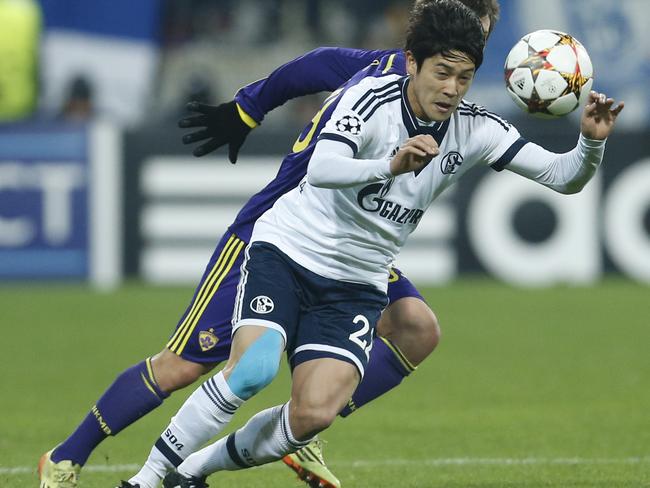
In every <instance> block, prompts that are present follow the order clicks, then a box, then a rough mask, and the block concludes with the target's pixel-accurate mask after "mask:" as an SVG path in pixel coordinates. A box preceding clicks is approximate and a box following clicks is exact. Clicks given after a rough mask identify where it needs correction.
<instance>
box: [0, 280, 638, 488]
mask: <svg viewBox="0 0 650 488" xmlns="http://www.w3.org/2000/svg"><path fill="white" fill-rule="evenodd" d="M190 295H191V290H189V289H169V288H150V287H145V286H141V285H137V284H130V285H127V286H125V287H123V288H121V289H120V290H119V291H118V292H115V293H109V294H97V293H94V292H91V291H89V290H87V289H85V288H82V287H77V286H60V287H55V286H48V287H45V286H28V285H25V286H20V287H18V286H8V285H4V286H2V287H0V324H1V329H0V330H1V331H2V343H1V344H2V348H3V352H2V355H1V358H2V359H1V361H2V380H1V383H0V385H1V390H0V412H1V415H0V487H2V488H5V487H7V488H23V487H36V486H37V481H36V474H35V466H36V462H37V460H38V458H39V456H40V455H41V453H42V452H44V451H45V450H47V449H48V448H50V447H52V446H53V445H54V444H55V443H57V442H59V441H61V440H62V439H63V438H64V437H65V436H66V435H67V434H68V433H69V432H70V431H71V429H73V428H74V427H75V426H76V424H77V423H78V422H79V420H80V419H81V418H82V417H83V416H84V415H85V414H86V412H87V411H88V409H89V408H90V407H91V406H92V405H93V403H94V402H95V400H96V398H97V397H98V396H99V395H100V394H101V393H102V391H103V390H104V389H105V388H106V386H107V385H108V384H109V383H110V382H112V380H113V378H114V377H115V375H116V374H117V373H118V372H121V371H122V370H123V369H125V368H126V367H128V366H130V365H131V364H133V363H135V362H136V361H138V360H140V359H142V358H143V357H145V356H146V355H151V354H153V353H155V352H157V351H158V350H160V349H161V347H162V346H163V345H164V343H165V339H166V337H167V336H168V334H169V333H170V332H171V330H172V328H173V326H174V325H175V323H176V320H177V318H178V316H179V315H180V313H181V312H182V311H183V309H184V307H185V305H186V304H187V301H188V300H189V298H190ZM425 295H426V298H427V300H428V302H429V303H430V305H431V306H432V307H433V308H434V310H435V311H436V312H437V314H438V316H439V318H440V322H441V325H442V329H443V340H442V342H441V344H440V346H439V348H438V350H437V351H436V352H435V353H434V354H433V355H432V356H431V357H430V358H429V359H427V360H426V361H425V362H424V363H423V364H422V365H421V366H420V368H419V369H418V371H416V372H415V373H414V374H413V375H412V376H411V377H410V378H408V379H407V380H406V381H405V382H404V383H403V384H402V385H401V386H400V387H399V388H398V389H396V390H394V391H393V392H391V393H390V394H388V395H386V396H385V397H383V398H381V399H379V400H378V401H376V402H374V403H373V404H371V405H368V406H366V407H364V408H363V409H362V410H360V411H359V412H357V413H355V414H354V415H352V416H351V417H349V418H348V419H339V420H338V421H337V422H336V423H335V424H334V426H333V427H332V428H331V429H330V430H329V431H327V432H325V433H324V435H323V437H324V438H325V439H326V440H327V441H328V444H327V446H326V452H325V454H326V457H327V459H328V460H329V463H330V465H331V468H332V470H333V471H334V472H335V473H336V474H337V475H338V476H339V477H340V479H341V480H342V482H343V486H344V488H363V487H373V488H374V487H386V488H388V487H391V488H393V487H398V488H409V487H414V488H415V487H418V488H419V487H432V488H433V487H440V488H442V487H444V488H501V487H512V488H515V487H517V488H519V487H554V488H555V487H585V488H586V487H602V488H613V487H630V488H640V487H650V288H648V287H642V286H639V285H634V284H631V283H629V282H626V281H622V280H617V279H609V280H606V281H605V282H604V283H603V284H602V285H600V286H597V287H589V288H568V287H560V288H553V289H549V290H543V291H533V290H521V289H515V288H511V287H508V286H505V285H501V284H496V283H494V282H492V281H488V280H466V281H460V282H458V283H455V284H452V285H449V286H445V287H440V288H431V289H426V290H425ZM288 384H289V382H288V375H287V371H286V369H285V370H283V372H282V374H281V375H280V376H279V377H278V378H277V379H276V381H275V383H274V384H272V385H271V386H270V387H269V388H268V389H267V390H266V391H265V392H263V393H262V394H261V395H260V396H259V397H257V398H255V399H254V400H252V401H251V402H249V404H248V405H246V406H245V407H244V408H243V409H242V411H240V412H239V413H238V415H237V417H235V422H234V425H233V427H237V426H239V425H241V424H242V423H243V422H244V421H245V420H246V419H247V418H248V417H249V416H250V415H251V414H252V413H253V412H254V411H257V410H259V409H261V408H264V407H266V406H269V405H273V404H278V403H280V402H282V401H284V400H285V399H286V398H287V396H288ZM191 391H192V387H190V388H189V389H187V390H185V391H182V392H179V393H176V394H175V395H174V396H172V398H171V399H169V400H168V401H167V402H166V403H165V404H164V405H163V406H162V407H161V408H159V409H158V410H156V411H155V412H153V413H152V414H151V415H149V416H148V417H145V418H144V419H143V420H141V421H140V422H139V423H136V424H135V425H133V426H131V427H129V428H128V429H126V430H125V431H124V432H122V433H121V434H120V435H118V436H117V437H115V438H111V439H108V440H107V441H106V442H105V443H103V444H102V445H100V447H99V448H98V449H97V450H96V451H95V453H94V454H93V456H92V457H91V458H90V460H89V468H90V469H88V470H87V471H85V472H84V473H82V478H81V488H94V487H102V488H110V487H112V486H115V485H116V484H117V482H118V481H119V480H120V479H121V478H126V477H128V475H129V474H130V473H131V472H132V468H130V467H129V466H126V467H124V466H123V465H134V464H139V463H141V462H142V461H143V460H144V459H145V458H146V455H147V453H148V451H149V448H150V446H151V443H152V441H154V440H155V438H156V437H157V435H158V434H159V433H160V431H161V430H162V428H163V427H164V426H165V425H166V424H167V421H168V419H169V417H170V416H171V415H172V414H173V413H174V412H175V411H176V409H177V408H178V406H179V405H180V403H181V402H182V401H183V399H184V398H185V397H186V396H187V395H188V394H189V393H190V392H191ZM121 466H122V467H121ZM209 481H210V483H211V485H212V486H219V487H233V486H236V487H251V488H255V487H259V488H262V487H263V488H274V487H295V488H299V487H300V486H303V485H301V484H300V483H299V482H298V481H296V480H295V478H294V477H293V475H292V473H291V472H290V471H289V470H287V469H286V468H284V467H282V466H280V465H278V464H275V465H270V466H267V467H262V468H256V469H253V470H249V471H246V472H239V473H223V474H217V475H215V476H213V477H212V478H211V480H209Z"/></svg>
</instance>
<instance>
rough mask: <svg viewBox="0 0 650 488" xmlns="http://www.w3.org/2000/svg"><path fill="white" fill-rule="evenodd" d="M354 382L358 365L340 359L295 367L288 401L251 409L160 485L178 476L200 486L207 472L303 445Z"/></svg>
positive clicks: (332, 414) (275, 455)
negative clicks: (244, 419) (243, 421)
mask: <svg viewBox="0 0 650 488" xmlns="http://www.w3.org/2000/svg"><path fill="white" fill-rule="evenodd" d="M358 382H359V373H358V369H357V368H356V367H355V366H354V365H352V364H351V363H349V362H346V361H342V360H340V359H333V358H319V359H314V360H310V361H308V362H305V363H302V364H300V365H298V366H296V368H295V370H294V372H293V386H292V391H291V400H290V401H289V402H287V403H285V404H284V405H277V406H275V407H272V408H268V409H266V410H263V411H261V412H259V413H257V414H256V415H254V416H253V417H252V418H251V419H250V420H249V421H248V422H247V423H246V424H245V425H244V426H243V427H242V428H240V429H238V430H237V431H235V432H233V433H232V434H230V435H229V436H227V437H224V438H222V439H220V440H218V441H217V442H215V443H213V444H211V445H209V446H207V447H205V448H203V449H201V450H200V451H197V452H196V453H194V454H192V455H191V456H189V457H188V458H187V459H186V460H185V461H184V462H183V463H182V464H181V465H180V466H179V467H178V472H177V474H175V475H172V476H170V477H168V478H167V479H166V480H165V485H164V486H176V483H178V481H179V480H185V482H188V481H189V480H193V482H194V483H195V485H190V486H205V485H204V484H202V483H204V480H205V478H206V477H207V476H209V475H210V474H212V473H215V472H218V471H237V470H240V469H247V468H251V467H253V466H259V465H261V464H266V463H270V462H273V461H276V460H278V459H281V458H282V457H283V456H285V455H287V454H288V453H292V452H295V451H297V450H299V449H301V448H303V447H304V446H306V445H307V444H308V443H309V442H310V440H311V439H312V438H313V437H314V436H315V435H316V434H318V433H319V432H322V431H323V430H325V429H326V428H327V427H329V426H330V425H331V424H332V423H333V422H334V420H335V419H336V417H337V415H338V412H339V411H340V410H341V408H342V407H343V405H345V403H346V401H347V399H348V398H349V397H350V395H351V394H352V392H353V391H354V389H355V388H356V386H357V384H358ZM171 480H174V483H171ZM180 486H183V485H180ZM310 486H322V487H324V488H329V487H331V486H340V484H339V483H338V481H337V484H336V485H331V484H326V483H323V484H319V485H317V484H313V485H312V484H310Z"/></svg>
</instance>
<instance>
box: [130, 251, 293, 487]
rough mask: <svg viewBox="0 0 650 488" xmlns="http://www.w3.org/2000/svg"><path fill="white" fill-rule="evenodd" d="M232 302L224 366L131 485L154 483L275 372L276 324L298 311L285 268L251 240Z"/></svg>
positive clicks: (281, 342)
mask: <svg viewBox="0 0 650 488" xmlns="http://www.w3.org/2000/svg"><path fill="white" fill-rule="evenodd" d="M236 303H237V305H236V310H235V313H234V319H233V321H235V322H236V326H235V329H234V331H233V334H234V339H233V343H232V348H231V352H230V358H229V360H228V364H227V365H226V367H225V368H224V369H223V370H222V371H220V372H219V373H217V374H216V375H215V376H214V377H212V378H209V379H208V380H207V381H206V382H204V383H203V385H202V386H201V387H200V388H198V389H197V390H196V391H195V392H194V393H193V394H192V395H191V396H190V397H189V398H188V400H187V401H186V402H185V403H184V404H183V406H182V407H181V409H180V410H179V411H178V413H177V414H176V415H175V416H174V417H173V418H172V421H171V423H170V424H169V426H168V427H167V428H166V429H165V430H164V431H163V433H162V434H161V436H160V438H159V439H158V440H157V441H156V443H155V445H154V447H153V448H152V450H151V453H150V455H149V458H148V459H147V462H146V463H145V465H144V466H143V468H142V469H141V470H140V472H139V473H137V474H136V475H135V476H134V477H132V478H131V480H129V481H130V482H131V483H132V484H139V485H140V486H141V487H142V488H148V487H154V486H157V483H158V482H159V481H160V480H161V479H162V478H163V477H164V475H165V474H166V472H167V471H169V470H170V469H172V468H174V467H176V466H178V465H179V464H181V463H182V462H183V460H184V459H185V458H186V457H187V456H188V455H190V454H191V453H192V452H193V451H195V450H196V449H197V448H198V447H199V446H201V445H202V444H204V443H205V442H206V441H207V440H209V439H210V438H211V437H213V436H215V435H217V434H218V433H219V432H220V431H221V430H223V428H224V427H225V426H226V425H227V424H228V423H229V421H230V420H231V419H232V417H233V415H234V414H235V412H236V411H237V409H238V408H239V407H240V406H241V405H242V404H243V402H244V401H246V400H247V399H249V398H251V397H252V396H253V395H255V394H256V393H257V392H259V391H260V390H261V389H262V388H264V387H265V386H266V385H268V384H269V383H270V382H271V380H272V379H273V378H274V377H275V375H276V374H277V371H278V367H279V362H280V357H281V354H282V351H283V350H284V347H285V344H286V333H285V330H284V328H283V326H281V325H279V324H291V323H295V322H296V319H297V316H298V313H297V311H298V310H299V296H298V293H297V292H296V290H295V287H294V286H293V279H292V276H291V271H290V270H288V269H286V267H285V266H284V262H283V261H282V259H278V256H277V255H275V254H274V253H269V252H267V251H266V250H265V249H263V248H262V249H260V248H259V246H256V245H255V244H254V245H253V246H251V248H249V249H247V251H246V260H245V261H244V263H243V265H242V279H241V281H240V285H239V294H238V296H237V300H236Z"/></svg>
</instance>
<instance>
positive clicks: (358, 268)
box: [251, 75, 527, 290]
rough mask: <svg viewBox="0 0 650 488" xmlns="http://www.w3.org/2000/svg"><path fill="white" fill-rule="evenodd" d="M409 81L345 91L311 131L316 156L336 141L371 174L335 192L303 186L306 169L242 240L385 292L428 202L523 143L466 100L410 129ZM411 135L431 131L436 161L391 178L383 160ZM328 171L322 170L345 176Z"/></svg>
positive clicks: (501, 162) (373, 80) (384, 80)
mask: <svg viewBox="0 0 650 488" xmlns="http://www.w3.org/2000/svg"><path fill="white" fill-rule="evenodd" d="M408 83H409V78H408V77H404V76H399V75H388V76H383V77H379V78H377V77H366V78H363V79H361V81H359V82H358V83H356V84H354V85H352V86H348V87H346V89H345V90H343V91H342V92H341V93H340V94H338V95H337V97H338V98H337V99H336V101H335V102H333V103H332V105H333V107H331V111H330V112H329V113H330V114H331V116H329V118H328V119H327V122H326V123H325V124H324V127H323V128H322V130H321V131H320V135H319V143H318V144H316V149H315V154H317V153H318V149H319V144H321V142H320V141H323V140H326V141H328V142H327V144H329V145H330V146H331V144H332V143H331V142H330V141H336V142H337V143H338V144H345V145H347V146H349V148H350V149H348V148H345V151H347V154H348V155H349V154H350V150H351V151H352V154H353V155H354V158H355V160H358V163H363V162H364V160H367V162H368V165H374V167H379V168H381V171H379V172H378V176H376V177H375V178H370V179H369V180H366V181H364V182H362V183H359V184H352V185H349V186H346V187H343V188H323V187H320V186H319V187H317V186H314V185H312V184H310V183H309V179H310V171H312V167H311V163H310V168H309V169H308V172H307V176H306V177H305V178H304V179H303V181H302V182H301V183H300V185H299V186H298V187H297V188H295V189H293V190H292V191H290V192H289V193H287V194H285V195H283V196H282V197H281V198H280V199H279V200H277V202H276V203H275V205H274V206H273V207H272V208H271V209H269V210H268V211H267V212H266V213H265V214H264V215H262V217H260V219H259V220H258V221H257V223H256V224H255V228H254V230H253V235H252V238H251V242H254V241H266V242H270V243H272V244H274V245H276V246H277V247H278V248H279V249H280V250H282V251H283V252H284V253H285V254H287V255H288V256H289V257H290V258H291V259H293V260H294V261H295V262H297V263H298V264H300V265H302V266H304V267H306V268H307V269H309V270H311V271H313V272H314V273H316V274H318V275H321V276H324V277H327V278H332V279H336V280H342V281H349V282H358V283H366V284H371V285H374V286H376V287H378V288H379V289H381V290H386V288H387V282H388V280H387V278H388V273H389V267H390V266H391V264H392V263H393V261H394V260H395V258H396V256H397V254H398V253H399V250H400V249H401V247H402V246H403V245H404V243H405V242H406V239H407V237H408V236H409V234H411V232H413V231H414V230H415V228H416V227H417V225H418V223H419V222H420V220H421V218H422V215H423V213H424V212H425V211H426V209H427V208H428V207H429V205H430V204H431V202H433V200H434V199H436V198H437V197H438V195H440V193H442V191H443V190H445V188H447V187H449V186H450V185H452V184H453V183H455V182H456V180H458V178H460V177H461V176H462V175H463V174H465V173H466V172H467V171H468V170H470V169H471V168H472V167H474V166H476V165H483V166H487V165H490V166H492V167H494V168H495V169H502V168H503V167H504V166H505V165H506V164H508V163H509V162H510V160H511V159H512V157H513V156H514V155H515V154H517V152H519V150H520V149H521V148H522V147H523V146H524V145H525V144H526V142H527V141H525V140H524V139H522V138H521V137H520V135H519V132H518V131H517V129H515V128H514V127H513V126H511V125H510V124H508V123H507V122H506V121H504V120H503V119H501V118H500V117H498V116H497V115H495V114H492V113H491V112H488V111H486V110H485V109H483V108H481V107H477V106H475V105H473V104H471V103H467V102H465V101H463V102H461V104H460V106H459V108H458V109H457V110H456V111H455V112H454V114H453V115H452V116H451V117H450V118H449V119H448V120H446V121H444V122H439V123H435V124H433V125H432V126H426V125H424V124H421V123H419V122H418V120H417V119H416V117H415V115H414V114H413V111H412V109H411V107H410V105H409V103H408V99H407V96H406V88H407V86H408ZM417 134H431V135H432V136H433V137H434V139H435V140H436V141H437V143H438V145H439V148H440V153H439V155H438V156H436V157H435V158H434V159H433V160H432V161H431V162H430V163H429V164H428V165H426V166H425V167H424V168H423V169H422V170H421V171H420V172H419V173H417V174H416V173H414V172H411V173H407V174H402V175H399V176H396V177H391V176H390V171H389V162H390V160H391V159H392V157H393V156H394V154H395V153H396V152H397V150H398V148H399V147H400V146H401V145H402V144H403V143H404V141H406V140H407V139H409V138H410V137H413V136H415V135H417ZM337 147H338V146H337ZM341 148H342V149H343V148H344V146H341ZM342 154H344V152H342ZM355 162H357V161H355ZM337 164H338V165H337ZM337 164H331V167H329V166H328V171H332V172H341V173H345V172H346V171H348V170H350V169H349V168H346V167H340V166H341V164H340V163H337ZM378 165H379V166H378ZM357 170H358V169H357V168H355V169H353V170H352V171H357Z"/></svg>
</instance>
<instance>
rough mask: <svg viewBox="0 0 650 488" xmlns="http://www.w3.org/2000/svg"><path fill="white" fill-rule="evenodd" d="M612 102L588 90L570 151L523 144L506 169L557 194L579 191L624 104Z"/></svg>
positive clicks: (600, 155) (597, 161)
mask: <svg viewBox="0 0 650 488" xmlns="http://www.w3.org/2000/svg"><path fill="white" fill-rule="evenodd" d="M613 105H614V100H613V99H612V98H607V96H605V95H604V94H601V93H596V92H591V93H590V94H589V100H588V102H587V106H586V107H585V108H584V111H583V113H582V120H581V124H580V137H579V139H578V144H577V145H576V147H575V148H574V149H573V150H571V151H569V152H567V153H564V154H556V153H553V152H550V151H547V150H546V149H544V148H542V147H540V146H538V145H537V144H532V143H527V144H526V145H524V146H523V147H522V148H521V150H520V151H519V152H518V153H517V155H516V156H515V157H514V158H513V159H512V161H511V162H510V164H508V165H507V166H506V168H507V169H509V170H510V171H513V172H515V173H517V174H520V175H522V176H525V177H526V178H529V179H531V180H534V181H537V182H538V183H541V184H542V185H545V186H548V187H549V188H552V189H553V190H555V191H558V192H560V193H565V194H570V193H577V192H579V191H581V190H582V189H583V188H584V186H585V185H586V184H587V182H588V181H589V180H590V179H591V178H592V177H593V175H594V174H595V173H596V170H597V169H598V166H599V165H600V163H601V162H602V159H603V154H604V152H605V140H606V139H607V137H608V136H609V135H610V134H611V132H612V130H613V129H614V125H615V122H616V118H617V117H618V115H619V114H620V113H621V110H623V106H624V103H623V102H621V103H620V104H619V105H618V106H616V107H615V108H612V107H613Z"/></svg>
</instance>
